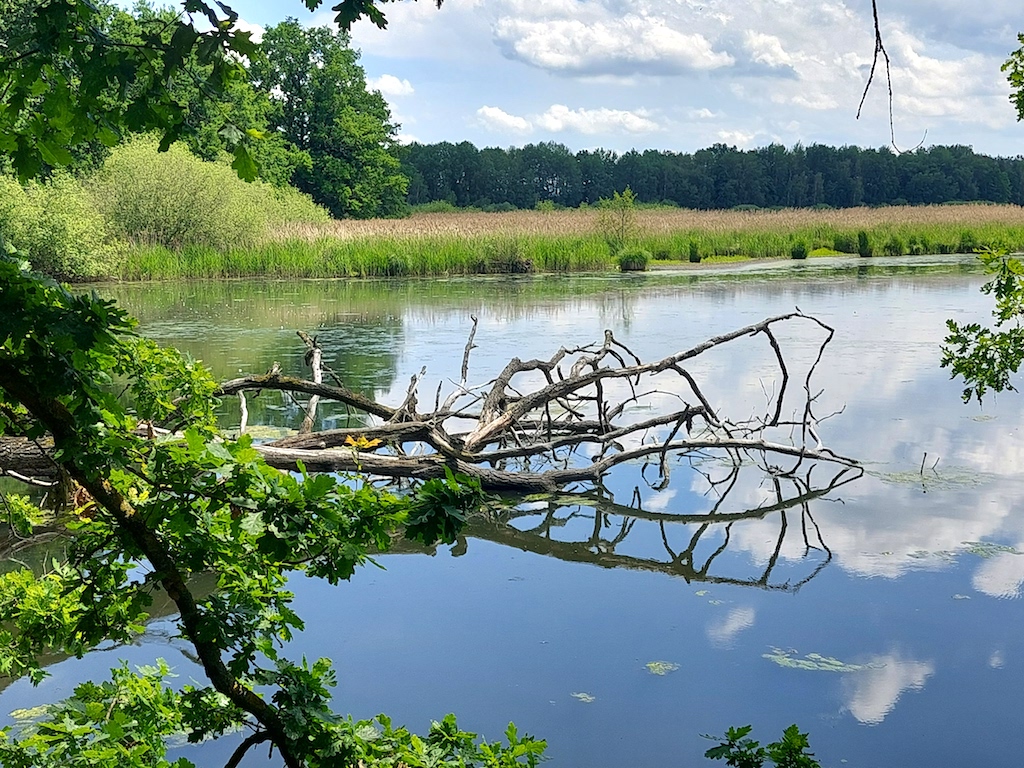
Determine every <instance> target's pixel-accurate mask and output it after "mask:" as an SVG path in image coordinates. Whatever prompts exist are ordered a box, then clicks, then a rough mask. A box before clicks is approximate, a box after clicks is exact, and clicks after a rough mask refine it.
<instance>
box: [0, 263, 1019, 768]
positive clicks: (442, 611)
mask: <svg viewBox="0 0 1024 768" xmlns="http://www.w3.org/2000/svg"><path fill="white" fill-rule="evenodd" d="M982 282H983V277H982V276H981V275H980V274H978V272H977V270H976V269H975V267H974V265H973V263H972V261H971V260H970V259H967V258H963V257H948V258H947V257H934V258H923V257H907V258H902V259H899V260H894V261H893V260H885V259H873V260H871V262H870V263H865V262H864V261H863V260H856V259H814V260H810V261H808V262H804V263H775V264H767V265H765V264H754V265H744V266H739V267H732V268H728V269H719V270H707V271H700V272H691V271H686V272H664V273H661V272H659V273H647V274H643V275H628V276H627V275H622V276H619V275H615V276H572V277H522V278H503V279H464V280H432V281H406V282H393V283H392V282H351V281H318V282H313V281H310V282H262V283H253V282H224V283H199V284H190V283H174V284H161V285H118V286H103V287H102V289H101V290H102V292H103V293H105V294H108V295H111V296H114V297H116V298H117V299H118V300H119V301H121V302H122V303H123V304H124V305H126V306H127V307H128V308H129V309H130V311H131V312H132V313H133V314H135V315H136V316H137V317H138V318H139V319H140V323H141V329H142V331H143V332H144V333H146V334H147V335H150V336H152V337H154V338H156V339H157V340H159V341H160V342H162V343H166V344H172V345H175V346H178V347H180V348H181V349H183V350H185V351H187V352H189V353H191V354H192V355H194V356H196V357H198V358H201V359H202V360H204V361H205V362H206V363H207V364H209V365H210V366H211V367H212V368H213V370H214V372H215V374H216V376H217V377H218V378H221V379H226V378H232V377H235V376H238V375H240V374H242V373H261V372H263V371H265V370H267V369H268V368H269V367H270V366H271V365H272V364H273V363H274V362H275V361H278V362H280V363H281V365H282V367H283V368H284V370H285V371H286V372H291V373H295V374H301V372H302V354H303V349H302V346H301V343H300V342H299V341H298V339H297V338H296V336H295V331H296V330H305V331H308V332H310V333H316V334H318V335H319V340H320V343H321V345H322V346H323V347H324V349H325V361H326V362H327V364H328V365H330V366H331V368H333V369H334V370H335V371H337V372H338V373H339V375H340V376H341V377H342V379H343V380H344V381H345V382H346V384H348V385H349V386H350V387H353V388H355V389H358V390H360V391H363V392H365V393H367V394H373V395H375V396H376V397H378V398H379V399H381V400H383V401H385V402H388V403H393V404H397V403H398V402H400V401H401V400H402V398H403V396H404V393H405V390H406V387H407V385H408V381H409V377H410V376H411V375H413V374H414V373H416V372H418V371H419V370H420V368H421V367H422V366H424V365H426V366H427V370H428V375H427V381H428V382H429V381H432V382H434V384H433V386H436V382H437V381H438V379H439V378H449V377H454V378H458V369H459V365H460V363H461V360H462V353H463V347H464V345H465V343H466V337H467V333H468V331H469V328H470V325H471V322H472V321H471V319H470V318H471V316H474V315H475V316H476V317H478V318H479V328H478V331H477V334H476V343H477V344H478V345H479V348H478V349H477V350H475V351H474V353H473V358H472V365H471V370H472V373H471V378H473V379H476V380H479V381H484V380H486V379H487V378H489V377H490V376H492V375H493V374H494V373H495V372H496V371H497V370H499V369H500V367H501V366H502V365H503V364H504V362H506V361H507V360H508V359H509V358H510V357H511V356H519V357H522V358H524V359H525V358H528V357H548V356H550V355H551V354H552V353H553V352H554V351H555V350H556V349H557V348H558V347H559V346H560V345H561V344H563V343H564V344H583V343H587V342H590V341H595V340H599V339H600V338H601V336H602V333H603V330H604V329H605V328H610V329H612V330H613V331H614V332H615V335H616V337H617V338H618V339H620V340H621V341H623V342H624V343H626V344H627V345H629V346H630V347H631V348H632V349H633V350H634V351H635V352H637V353H638V354H639V355H640V356H641V357H642V358H644V359H655V358H660V357H663V356H665V355H667V354H669V353H671V352H673V351H676V350H681V349H684V348H686V347H689V346H692V345H693V344H695V343H697V342H699V341H701V340H702V339H704V338H706V337H708V336H710V335H713V334H715V333H719V332H723V331H726V330H731V329H733V328H736V327H740V326H743V325H746V324H748V323H751V322H755V321H757V320H760V319H762V318H764V317H766V316H769V315H773V314H778V313H782V312H786V311H790V310H792V309H793V307H794V306H798V307H799V308H800V309H801V310H802V311H804V312H806V313H808V314H813V315H814V316H816V317H818V318H820V319H821V320H823V321H824V322H826V323H828V324H829V325H831V326H833V327H834V328H835V329H836V336H835V339H834V340H833V342H832V344H831V345H830V346H829V347H828V349H827V351H826V354H825V358H824V361H823V364H822V366H821V367H820V369H819V371H818V372H817V374H816V384H817V386H819V387H821V388H822V389H823V394H822V395H821V396H820V398H819V401H818V412H819V413H827V412H835V415H834V416H833V417H832V418H830V419H828V420H827V421H825V422H823V423H822V425H821V428H820V432H821V437H822V438H823V440H824V441H825V443H826V444H827V445H828V446H829V447H830V448H832V449H834V450H835V451H837V452H839V453H843V454H846V455H849V456H854V457H857V458H858V459H860V460H861V461H862V462H863V463H864V466H865V469H866V473H865V475H864V476H863V477H861V478H859V479H857V480H855V481H854V482H850V483H847V484H845V485H841V486H840V487H837V488H835V489H833V490H831V491H830V492H828V493H827V494H825V495H823V496H820V497H817V498H808V499H804V500H803V501H800V500H797V501H796V502H793V501H792V500H793V497H797V496H799V495H800V489H799V488H797V487H795V486H794V487H793V488H782V489H781V490H779V489H776V488H775V487H773V486H772V484H771V483H768V482H766V479H765V477H764V475H763V473H761V472H760V471H759V470H757V468H756V467H744V468H743V469H742V470H741V471H740V472H739V473H738V476H737V477H736V478H734V480H735V482H734V483H732V484H731V486H730V490H729V492H728V494H726V495H725V498H724V500H723V499H721V498H719V495H718V494H716V493H715V492H714V489H709V487H708V482H707V479H706V477H705V475H704V474H703V472H709V473H712V474H714V473H716V472H717V473H719V474H720V473H721V472H722V471H724V470H723V469H722V467H715V466H710V467H709V466H703V467H699V468H698V469H700V470H701V471H693V470H690V469H689V467H688V466H686V465H683V464H680V465H678V466H677V467H676V468H675V469H674V472H673V478H672V483H671V485H670V486H669V487H668V488H667V489H666V490H663V491H660V492H656V491H654V490H652V489H651V488H649V487H648V486H647V485H645V484H644V483H643V482H642V479H641V478H640V476H639V471H638V468H631V467H626V468H625V469H624V470H623V471H622V472H620V473H619V474H618V475H617V476H616V477H615V478H613V479H612V481H611V482H610V483H609V487H610V489H611V491H612V492H613V493H614V502H617V504H615V503H604V504H597V503H595V502H594V501H593V499H591V498H585V497H584V498H581V497H567V498H562V499H558V500H554V501H550V500H548V501H542V502H526V503H523V504H520V505H519V506H518V507H516V508H515V509H514V510H512V511H510V512H509V513H507V514H505V515H503V516H501V515H499V516H496V517H494V518H489V519H486V520H480V521H477V522H476V523H474V524H473V525H472V526H471V527H470V529H469V530H468V532H467V535H466V536H465V537H463V538H462V539H460V541H459V542H457V543H456V544H455V545H454V546H452V547H439V548H438V549H436V550H434V551H431V552H429V553H424V552H420V551H416V550H414V549H412V548H408V549H407V550H406V549H405V548H403V549H402V551H401V552H398V553H394V554H389V555H386V556H382V557H380V558H379V559H378V561H379V564H380V565H381V566H383V570H380V569H376V568H374V567H372V566H370V567H367V568H364V569H363V570H362V571H361V572H360V573H358V574H357V576H356V577H355V578H354V579H353V580H352V581H351V582H350V583H345V584H342V585H340V586H338V587H330V586H329V585H326V584H323V583H319V582H314V581H303V582H301V583H295V582H293V586H294V588H295V591H296V593H297V599H296V607H297V610H298V612H299V614H300V615H302V616H303V617H304V618H305V619H306V622H307V627H306V630H305V632H304V633H302V635H301V636H300V637H298V638H297V639H296V641H295V650H294V652H293V654H292V655H293V657H297V656H299V655H300V654H305V655H307V656H309V657H312V658H316V657H317V656H328V657H330V658H332V659H333V661H334V663H335V666H336V669H337V671H338V679H339V684H338V687H337V691H336V697H335V702H336V708H337V709H338V710H339V711H342V712H347V713H352V714H353V715H355V716H356V717H371V716H373V715H374V714H376V713H378V712H386V713H388V714H389V715H391V716H392V717H393V718H394V719H395V720H396V721H397V722H400V723H405V724H407V725H408V726H409V727H411V728H413V729H414V730H420V731H425V730H426V728H427V726H428V725H429V721H430V720H431V719H439V718H440V717H441V716H443V715H444V714H445V713H447V712H449V711H453V712H456V713H457V714H458V715H459V719H460V724H461V725H462V726H463V727H464V728H467V729H469V730H473V731H477V732H479V733H481V734H483V735H485V736H487V737H488V738H492V739H496V738H498V737H499V736H500V735H501V733H502V732H503V731H504V729H505V726H506V725H507V723H508V721H509V720H514V721H515V722H516V723H517V725H518V726H519V728H520V731H521V732H522V731H526V732H529V733H530V734H533V735H536V736H540V737H543V738H546V739H547V740H548V743H549V749H548V754H549V756H550V758H551V764H552V765H556V766H567V767H573V768H575V767H576V766H579V767H580V768H583V766H587V767H588V768H599V767H604V766H607V767H608V768H611V767H612V766H623V765H633V766H643V767H645V768H662V766H668V765H680V764H681V765H683V766H696V765H704V764H705V761H704V760H703V758H702V755H703V752H704V750H705V749H707V748H708V746H710V742H707V741H706V740H704V739H702V738H701V734H705V733H710V734H719V733H722V732H724V731H725V729H726V728H727V727H728V726H730V725H743V724H747V723H751V724H753V725H754V736H755V737H758V738H760V739H761V740H762V741H769V740H772V739H774V738H776V737H778V735H779V734H780V733H781V731H782V729H783V728H784V727H786V726H787V725H789V724H790V723H794V722H795V723H798V724H799V725H800V727H801V728H802V729H803V730H807V731H809V732H810V736H811V745H812V748H813V749H814V751H815V752H816V754H817V755H818V757H819V758H820V759H821V760H822V763H823V764H824V765H827V766H839V765H844V766H851V767H854V766H864V767H868V766H873V767H884V766H901V767H903V768H914V767H916V766H920V767H921V768H924V767H925V766H929V767H930V766H934V765H967V764H978V765H991V766H1003V765H1005V766H1009V765H1016V764H1018V763H1019V748H1018V746H1016V745H1017V742H1016V738H1015V737H1014V736H1013V735H1012V734H1013V733H1015V732H1016V731H1017V729H1018V728H1019V714H1018V713H1019V710H1020V708H1021V705H1022V701H1024V694H1022V691H1021V681H1022V673H1024V633H1022V632H1021V631H1020V628H1021V627H1022V626H1024V602H1022V601H1021V600H1020V599H1019V595H1020V592H1021V588H1022V583H1024V508H1022V505H1021V504H1020V503H1019V501H1018V500H1019V499H1020V498H1021V497H1022V490H1024V483H1022V472H1021V470H1022V469H1024V432H1022V421H1024V420H1022V415H1021V414H1022V409H1021V406H1022V404H1024V400H1022V399H1021V397H1022V396H1021V395H1017V394H1013V393H1009V394H1007V395H1002V396H999V397H994V398H990V399H989V400H987V401H986V403H985V406H984V408H983V409H982V408H979V407H978V406H977V405H971V406H965V405H964V404H963V403H962V402H961V399H960V392H961V386H960V385H958V384H957V383H956V382H951V381H950V380H949V379H948V375H947V373H946V372H945V371H943V370H941V369H940V368H939V367H938V361H939V358H940V352H939V344H940V342H941V339H942V337H943V335H944V332H945V320H946V318H950V317H953V318H957V319H959V320H966V319H969V318H970V319H978V320H980V321H984V320H985V318H986V317H987V314H988V311H989V306H988V302H987V300H986V298H985V297H983V296H981V295H980V294H979V292H978V287H979V286H980V285H981V283H982ZM812 341H814V340H811V339H809V338H803V337H801V336H800V335H799V334H797V335H795V336H794V337H793V338H788V339H786V341H785V344H786V345H787V346H786V350H787V354H791V355H793V357H794V359H796V360H797V361H799V360H801V359H804V358H806V357H807V355H808V354H810V353H811V352H812V351H813V350H814V349H815V347H814V344H813V343H812ZM744 349H745V348H744V347H739V348H738V349H737V351H736V352H735V353H729V354H721V355H719V356H718V357H716V358H714V360H713V361H712V362H710V363H709V364H708V365H707V367H706V369H705V371H704V373H705V374H706V375H707V377H708V378H709V380H710V381H712V382H713V385H714V391H715V393H716V396H717V397H718V398H719V399H720V400H723V401H726V402H728V401H729V400H730V399H734V400H736V401H737V402H739V403H740V406H739V407H740V408H741V409H742V408H750V407H753V406H750V403H751V402H755V401H757V399H758V398H762V400H763V396H764V395H763V391H764V390H762V386H765V387H769V388H770V386H771V383H770V382H766V381H763V380H762V368H763V365H762V363H763V359H762V358H761V357H760V356H759V355H757V354H754V353H751V352H749V351H744ZM425 391H431V392H432V387H431V386H430V385H428V386H426V387H425ZM249 410H250V418H251V419H256V420H258V421H259V423H260V424H262V425H264V427H265V428H276V429H283V428H289V427H290V428H294V427H295V426H297V424H298V422H299V421H300V420H301V413H300V410H299V407H298V405H296V404H295V403H293V402H291V401H289V400H288V399H286V398H284V397H282V396H280V395H277V394H274V393H264V394H263V395H261V396H260V397H259V398H257V399H256V400H255V402H251V403H250V408H249ZM740 415H744V414H742V413H741V414H740ZM223 418H224V419H225V424H226V425H231V424H234V423H237V419H238V413H237V404H235V403H233V402H230V401H229V402H227V403H225V413H224V416H223ZM346 418H347V416H346V414H345V413H344V412H342V411H333V412H332V411H327V412H324V413H323V414H322V422H323V425H324V426H336V425H337V424H339V423H341V422H343V421H344V420H345V419H346ZM270 431H272V430H270ZM816 471H818V472H821V474H820V476H819V477H818V482H819V485H822V486H824V485H826V484H827V480H828V478H826V477H825V475H826V474H827V473H826V472H825V471H824V470H816ZM730 482H732V480H730ZM634 489H636V491H635V493H636V494H637V496H635V497H634ZM777 492H779V493H781V494H782V497H784V498H786V499H789V500H790V503H788V504H783V505H775V504H774V502H775V501H776V493H777ZM780 506H781V507H784V508H779V507H780ZM751 510H753V511H751ZM712 512H713V513H714V514H715V515H716V517H715V518H714V519H713V521H712V522H708V520H709V518H708V515H709V513H712ZM172 629H173V623H172V622H171V621H169V620H168V619H166V618H163V619H159V618H158V619H156V620H154V621H153V623H152V624H151V627H150V631H149V632H148V633H147V634H146V635H145V636H144V637H143V638H142V639H140V641H139V642H138V643H137V644H136V645H134V646H131V647H128V648H118V649H108V650H106V651H100V652H97V653H94V654H91V655H90V656H87V657H86V658H85V659H82V660H77V661H76V660H68V661H61V662H58V663H54V664H53V665H52V666H51V668H50V671H51V672H52V673H53V675H52V677H51V678H49V679H48V680H47V681H45V682H44V683H43V684H42V685H41V686H40V687H39V688H38V689H32V688H31V687H30V686H29V685H28V684H27V683H25V682H23V681H22V682H18V683H15V684H13V685H11V686H9V687H8V688H7V689H6V690H5V691H4V693H3V694H2V701H0V709H2V710H3V711H4V712H8V711H11V710H14V709H16V708H20V707H30V706H33V705H35V704H38V703H40V702H43V701H47V700H52V699H54V698H57V697H59V696H62V695H65V694H67V693H69V692H70V689H71V687H72V686H73V685H74V684H75V682H76V681H78V680H80V679H85V678H87V677H89V676H93V675H99V674H102V672H101V671H100V670H106V669H107V668H109V667H110V666H113V665H114V664H115V663H116V658H119V657H121V658H126V659H128V660H129V662H130V663H133V664H141V663H148V662H151V661H152V660H153V659H154V658H157V657H165V658H167V659H168V661H169V662H170V663H171V664H172V665H174V666H175V668H176V669H177V671H178V673H179V675H180V676H181V678H182V679H185V680H187V679H188V678H189V677H190V676H198V674H199V673H198V671H197V668H196V667H195V666H193V665H192V663H191V662H190V661H189V660H188V658H187V657H186V656H185V655H184V653H183V652H184V651H185V650H186V649H185V648H184V646H183V645H182V644H181V643H180V642H179V641H176V640H175V639H174V638H173V636H172ZM227 741H230V740H227ZM232 748H233V745H232V744H231V743H227V742H226V743H223V744H215V745H210V746H205V747H202V748H201V749H203V750H205V754H204V755H203V758H202V759H203V762H204V763H207V764H211V765H213V764H216V763H217V762H218V761H220V762H221V763H223V761H224V760H225V759H226V757H227V755H228V754H229V753H230V751H231V749H232ZM183 754H188V753H187V752H184V753H183ZM261 760H262V757H258V756H255V755H250V756H249V762H246V763H245V765H262V764H264V763H263V762H261Z"/></svg>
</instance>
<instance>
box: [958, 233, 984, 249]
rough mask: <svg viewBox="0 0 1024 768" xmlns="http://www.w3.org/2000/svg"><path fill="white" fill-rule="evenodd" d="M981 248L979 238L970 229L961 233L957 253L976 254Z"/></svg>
mask: <svg viewBox="0 0 1024 768" xmlns="http://www.w3.org/2000/svg"><path fill="white" fill-rule="evenodd" d="M980 247H981V243H979V242H978V238H977V237H975V236H974V233H973V232H971V231H970V230H969V229H965V230H964V231H963V232H961V233H960V242H959V244H958V245H957V248H956V251H957V253H974V252H975V251H977V250H978V249H979V248H980Z"/></svg>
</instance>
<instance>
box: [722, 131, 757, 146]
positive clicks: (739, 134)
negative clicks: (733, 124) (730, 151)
mask: <svg viewBox="0 0 1024 768" xmlns="http://www.w3.org/2000/svg"><path fill="white" fill-rule="evenodd" d="M756 137H757V134H755V133H749V132H748V131H740V130H735V131H719V132H718V139H719V141H721V142H723V143H725V144H730V145H735V146H737V147H739V148H740V149H743V148H744V147H749V146H750V145H751V144H752V143H753V141H754V139H755V138H756Z"/></svg>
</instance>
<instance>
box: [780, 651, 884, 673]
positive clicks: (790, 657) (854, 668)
mask: <svg viewBox="0 0 1024 768" xmlns="http://www.w3.org/2000/svg"><path fill="white" fill-rule="evenodd" d="M796 653H797V652H796V651H794V650H792V649H791V650H788V651H784V650H782V649H781V648H772V652H771V653H762V654H761V657H762V658H765V659H768V660H769V661H773V662H775V663H776V664H778V665H779V666H780V667H788V668H790V669H807V670H811V671H814V672H862V671H864V670H865V669H879V668H880V667H883V666H885V665H884V664H848V663H847V662H845V661H840V660H839V659H837V658H834V657H832V656H822V655H821V654H820V653H808V654H807V655H805V656H800V657H798V656H797V655H796Z"/></svg>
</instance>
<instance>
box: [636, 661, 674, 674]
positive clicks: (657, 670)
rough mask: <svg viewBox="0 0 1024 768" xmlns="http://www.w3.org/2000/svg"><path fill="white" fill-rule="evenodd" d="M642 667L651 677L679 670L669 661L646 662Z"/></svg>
mask: <svg viewBox="0 0 1024 768" xmlns="http://www.w3.org/2000/svg"><path fill="white" fill-rule="evenodd" d="M644 666H646V667H647V671H648V672H650V673H651V674H652V675H667V674H668V673H669V672H675V671H676V670H677V669H679V665H678V664H676V663H675V662H671V661H648V662H647V664H645V665H644Z"/></svg>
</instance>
